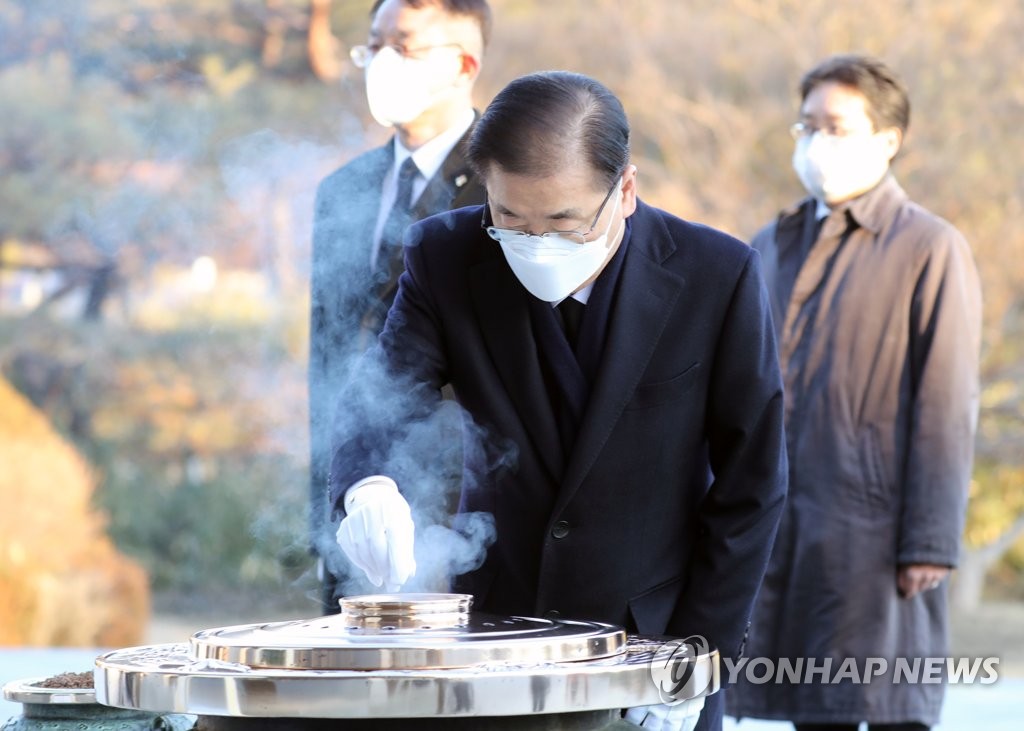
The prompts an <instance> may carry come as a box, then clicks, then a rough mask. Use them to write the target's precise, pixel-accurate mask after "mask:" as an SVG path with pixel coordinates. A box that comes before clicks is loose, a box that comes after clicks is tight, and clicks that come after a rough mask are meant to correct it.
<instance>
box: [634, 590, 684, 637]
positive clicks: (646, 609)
mask: <svg viewBox="0 0 1024 731" xmlns="http://www.w3.org/2000/svg"><path fill="white" fill-rule="evenodd" d="M682 587H683V582H682V579H681V578H680V577H678V576H677V577H675V578H673V579H669V580H668V581H663V582H662V583H660V584H658V585H657V586H655V587H653V588H651V589H648V590H647V591H645V592H644V593H642V594H638V595H637V596H635V597H633V598H632V599H630V600H629V601H628V602H627V603H628V604H629V614H630V616H631V617H632V618H633V624H634V625H635V628H636V631H637V632H639V633H640V634H644V635H660V634H664V632H665V629H666V628H667V627H668V622H669V620H670V619H672V612H673V611H675V608H676V603H677V602H678V601H679V593H680V592H681V591H682Z"/></svg>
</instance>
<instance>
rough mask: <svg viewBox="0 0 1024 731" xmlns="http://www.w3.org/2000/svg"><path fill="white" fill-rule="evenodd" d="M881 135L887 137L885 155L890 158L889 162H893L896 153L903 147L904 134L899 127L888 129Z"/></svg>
mask: <svg viewBox="0 0 1024 731" xmlns="http://www.w3.org/2000/svg"><path fill="white" fill-rule="evenodd" d="M879 134H881V135H884V136H885V154H886V155H887V156H888V158H889V162H892V159H893V158H894V157H896V153H897V152H899V151H900V148H901V147H902V146H903V132H901V131H900V128H899V127H886V128H885V129H883V130H882V131H881V132H879Z"/></svg>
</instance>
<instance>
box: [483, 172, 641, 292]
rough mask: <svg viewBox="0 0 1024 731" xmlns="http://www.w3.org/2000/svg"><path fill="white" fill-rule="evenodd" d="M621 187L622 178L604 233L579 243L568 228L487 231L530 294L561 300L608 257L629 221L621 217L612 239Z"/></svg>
mask: <svg viewBox="0 0 1024 731" xmlns="http://www.w3.org/2000/svg"><path fill="white" fill-rule="evenodd" d="M621 190H622V179H621V178H620V179H619V182H618V183H616V185H615V187H614V188H613V189H612V192H611V194H610V195H611V197H614V198H615V205H614V206H613V207H612V215H611V220H610V221H609V222H608V226H607V228H605V231H604V233H603V234H601V235H600V236H598V237H597V238H596V239H593V240H592V241H587V242H585V243H580V241H579V235H578V234H576V235H575V236H574V235H573V234H569V233H567V232H566V233H559V232H551V233H545V234H529V233H525V232H522V231H516V230H514V229H507V228H497V227H496V226H488V227H487V233H488V235H489V236H490V237H491V238H492V239H494V240H495V241H497V242H498V244H500V245H501V250H502V252H503V253H504V254H505V260H506V261H507V262H508V265H509V266H510V267H511V268H512V272H513V273H514V274H515V275H516V278H517V279H518V280H519V281H520V283H521V284H522V285H523V286H524V287H526V290H527V291H528V292H529V293H530V294H532V295H533V296H534V297H536V298H537V299H540V300H544V301H545V302H558V301H560V300H563V299H565V298H566V297H568V296H569V295H570V294H572V293H573V292H575V291H576V290H577V289H579V288H580V287H581V286H582V285H583V283H584V282H586V281H587V280H588V279H590V278H591V277H592V276H594V275H595V274H596V273H597V272H598V271H600V270H601V267H602V266H604V264H605V262H606V261H607V259H608V254H609V251H610V249H611V248H612V246H613V245H614V244H615V243H616V242H617V241H618V238H619V234H621V233H622V228H623V226H625V223H626V222H625V219H623V220H622V221H620V222H619V228H618V230H617V231H616V232H615V235H614V236H612V237H611V238H610V239H609V233H610V230H611V226H612V221H614V220H615V212H616V211H617V210H618V208H619V204H620V203H621V201H622V196H621V195H620V192H621ZM606 202H607V199H606ZM601 208H602V210H603V209H604V206H603V205H602V207H601ZM600 216H601V211H599V212H598V218H600Z"/></svg>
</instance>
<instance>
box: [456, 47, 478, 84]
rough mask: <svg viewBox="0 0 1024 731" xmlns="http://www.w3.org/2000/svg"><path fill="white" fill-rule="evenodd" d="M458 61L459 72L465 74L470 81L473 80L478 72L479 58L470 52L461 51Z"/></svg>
mask: <svg viewBox="0 0 1024 731" xmlns="http://www.w3.org/2000/svg"><path fill="white" fill-rule="evenodd" d="M459 62H460V64H461V66H460V67H459V73H460V74H461V75H463V76H465V77H466V80H467V81H469V82H470V83H472V82H473V81H475V80H476V77H477V76H478V75H479V74H480V59H478V58H477V57H476V56H474V55H472V54H470V53H463V54H462V56H461V57H460V58H459Z"/></svg>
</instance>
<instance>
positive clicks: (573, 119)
mask: <svg viewBox="0 0 1024 731" xmlns="http://www.w3.org/2000/svg"><path fill="white" fill-rule="evenodd" d="M467 153H468V158H469V162H470V164H471V165H472V166H473V168H474V169H475V170H476V171H477V172H478V173H480V174H481V175H486V173H487V170H488V168H489V166H490V165H491V164H492V163H496V164H497V165H499V166H500V167H501V168H502V169H503V170H505V171H506V172H509V173H513V174H517V175H530V176H538V177H547V176H548V175H551V174H553V173H555V172H556V171H557V170H558V169H559V168H560V167H561V166H562V165H563V164H564V162H565V159H566V155H567V154H568V155H573V154H580V155H582V156H583V157H584V158H585V159H586V160H587V162H588V163H589V164H590V166H591V167H592V168H593V169H594V170H596V171H597V172H598V173H600V175H601V177H602V178H603V179H604V181H605V183H606V184H607V185H609V186H610V185H613V184H614V183H615V180H616V178H618V177H619V176H621V175H622V173H623V172H624V171H625V169H626V165H628V164H629V120H627V119H626V111H625V110H624V109H623V108H622V103H621V102H620V101H619V100H618V98H617V97H616V96H615V95H614V94H612V92H611V91H609V89H608V88H607V87H606V86H604V85H603V84H602V83H600V82H599V81H596V80H595V79H592V78H590V77H589V76H584V75H583V74H577V73H573V72H570V71H541V72H538V73H534V74H528V75H527V76H521V77H519V78H518V79H515V80H514V81H512V82H511V83H510V84H509V85H508V86H506V87H505V88H504V89H502V90H501V91H500V92H498V94H497V96H495V97H494V100H493V101H492V102H491V103H490V104H489V105H488V106H487V109H485V110H484V113H483V114H482V115H481V117H480V120H479V121H478V122H477V123H476V126H475V127H474V129H473V134H472V136H471V137H470V140H469V148H468V151H467Z"/></svg>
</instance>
